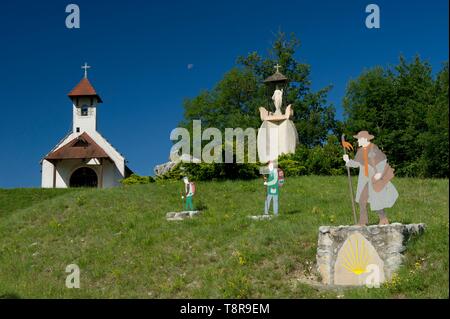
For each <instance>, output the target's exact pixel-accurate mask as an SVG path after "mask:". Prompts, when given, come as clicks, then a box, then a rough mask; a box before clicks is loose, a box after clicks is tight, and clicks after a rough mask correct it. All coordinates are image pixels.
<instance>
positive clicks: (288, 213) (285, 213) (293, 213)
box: [283, 209, 302, 215]
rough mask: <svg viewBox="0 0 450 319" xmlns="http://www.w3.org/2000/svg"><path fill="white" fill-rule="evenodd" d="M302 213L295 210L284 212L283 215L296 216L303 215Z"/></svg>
mask: <svg viewBox="0 0 450 319" xmlns="http://www.w3.org/2000/svg"><path fill="white" fill-rule="evenodd" d="M301 213H302V211H301V210H300V209H293V210H288V211H287V212H283V215H295V214H301Z"/></svg>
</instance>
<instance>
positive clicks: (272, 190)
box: [264, 161, 279, 216]
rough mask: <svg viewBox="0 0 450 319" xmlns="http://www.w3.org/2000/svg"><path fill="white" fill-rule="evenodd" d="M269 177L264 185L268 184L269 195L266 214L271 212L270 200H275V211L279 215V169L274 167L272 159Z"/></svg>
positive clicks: (269, 166)
mask: <svg viewBox="0 0 450 319" xmlns="http://www.w3.org/2000/svg"><path fill="white" fill-rule="evenodd" d="M268 168H269V178H268V180H266V181H265V182H264V185H266V186H267V197H266V204H265V208H264V214H265V215H268V214H269V209H270V202H271V201H272V200H273V213H274V215H275V216H278V192H279V186H278V170H277V169H276V168H275V167H274V164H273V162H272V161H270V162H269V165H268Z"/></svg>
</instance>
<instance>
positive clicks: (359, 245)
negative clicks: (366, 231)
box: [342, 236, 372, 276]
mask: <svg viewBox="0 0 450 319" xmlns="http://www.w3.org/2000/svg"><path fill="white" fill-rule="evenodd" d="M352 239H353V240H352ZM361 239H362V238H358V237H356V236H355V237H353V238H352V236H351V237H349V238H348V242H347V245H345V247H344V251H343V253H344V254H343V261H342V266H343V267H344V268H345V269H347V270H348V271H350V272H352V273H354V274H355V275H358V276H359V275H361V274H363V273H365V272H367V270H366V268H367V266H368V265H369V264H370V263H371V259H372V258H371V256H370V255H369V251H368V249H367V247H366V243H365V240H361Z"/></svg>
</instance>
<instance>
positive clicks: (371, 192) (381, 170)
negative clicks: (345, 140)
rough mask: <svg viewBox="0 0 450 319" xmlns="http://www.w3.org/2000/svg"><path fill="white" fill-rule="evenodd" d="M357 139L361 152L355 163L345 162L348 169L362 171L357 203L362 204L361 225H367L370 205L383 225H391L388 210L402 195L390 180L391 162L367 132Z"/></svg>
mask: <svg viewBox="0 0 450 319" xmlns="http://www.w3.org/2000/svg"><path fill="white" fill-rule="evenodd" d="M354 138H356V139H358V146H359V149H358V151H357V152H356V156H355V159H354V160H352V159H349V157H348V155H347V154H345V155H344V156H343V159H344V161H345V165H346V166H348V167H353V168H359V176H358V188H357V190H356V198H355V201H356V202H357V203H359V208H360V217H359V225H367V223H368V221H369V219H368V216H367V203H369V204H370V209H371V210H372V211H376V212H377V213H378V216H379V218H380V225H386V224H389V221H388V219H387V216H386V213H385V211H384V209H385V208H390V207H392V206H393V205H394V203H395V201H396V200H397V198H398V192H397V190H396V189H395V187H394V185H393V184H392V183H391V182H390V180H391V179H392V178H393V177H394V171H393V169H392V168H391V167H390V165H389V164H388V162H387V158H386V155H385V154H384V153H383V152H382V151H381V150H380V149H379V148H378V146H376V145H375V144H373V143H371V142H370V141H371V140H372V139H373V138H374V136H373V135H371V134H369V132H367V131H361V132H359V133H358V134H357V135H355V136H354Z"/></svg>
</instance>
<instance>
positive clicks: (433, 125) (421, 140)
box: [343, 56, 448, 177]
mask: <svg viewBox="0 0 450 319" xmlns="http://www.w3.org/2000/svg"><path fill="white" fill-rule="evenodd" d="M446 65H447V67H444V69H443V70H442V71H441V73H440V74H439V76H438V77H437V78H436V79H433V76H432V69H431V66H430V65H429V63H427V62H423V61H421V60H420V58H419V57H418V56H416V57H415V58H414V59H413V61H411V62H410V63H408V62H407V61H406V59H405V58H404V57H402V56H401V57H400V62H399V64H398V65H397V66H395V67H394V68H392V67H390V68H386V69H385V68H382V67H375V68H372V69H369V70H365V71H364V72H363V73H362V74H361V75H360V76H359V77H358V78H357V79H356V80H352V81H350V83H349V84H348V86H347V90H346V95H345V97H344V100H343V106H344V110H345V117H346V120H345V124H344V131H345V132H346V133H350V134H352V133H355V132H358V131H360V130H368V131H370V132H371V133H373V134H374V135H375V141H376V143H377V144H378V145H379V146H380V147H381V149H382V150H383V151H384V152H385V153H386V154H387V156H388V159H389V162H390V163H391V165H392V166H393V167H394V168H395V169H396V173H397V175H403V176H421V177H425V176H434V177H438V176H440V177H444V176H448V169H443V167H442V163H441V161H443V160H444V161H445V164H444V165H448V137H445V136H448V63H447V64H446ZM446 70H447V71H446ZM446 72H447V73H446ZM446 76H447V78H446ZM445 118H446V119H447V120H445ZM444 121H445V123H444ZM444 138H445V139H446V141H444ZM437 142H438V143H439V150H436V149H435V148H434V146H435V143H437Z"/></svg>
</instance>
